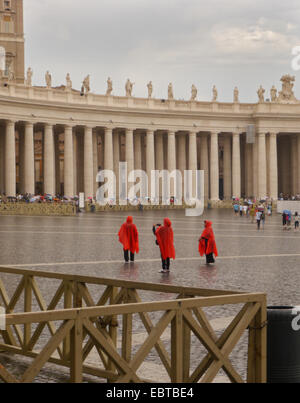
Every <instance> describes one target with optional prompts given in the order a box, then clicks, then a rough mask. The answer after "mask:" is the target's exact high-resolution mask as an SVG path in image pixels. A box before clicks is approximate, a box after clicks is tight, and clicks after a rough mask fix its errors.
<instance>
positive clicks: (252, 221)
mask: <svg viewBox="0 0 300 403" xmlns="http://www.w3.org/2000/svg"><path fill="white" fill-rule="evenodd" d="M250 217H251V223H252V224H253V223H254V218H255V206H254V204H252V206H251V208H250Z"/></svg>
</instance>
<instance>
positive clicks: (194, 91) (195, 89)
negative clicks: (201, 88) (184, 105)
mask: <svg viewBox="0 0 300 403" xmlns="http://www.w3.org/2000/svg"><path fill="white" fill-rule="evenodd" d="M197 94H198V90H197V88H196V86H195V85H194V84H193V85H192V91H191V101H196V98H197Z"/></svg>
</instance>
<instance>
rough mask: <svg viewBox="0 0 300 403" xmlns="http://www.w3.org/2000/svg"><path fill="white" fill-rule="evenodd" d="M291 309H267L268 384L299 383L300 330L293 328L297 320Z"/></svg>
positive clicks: (285, 307)
mask: <svg viewBox="0 0 300 403" xmlns="http://www.w3.org/2000/svg"><path fill="white" fill-rule="evenodd" d="M293 309H294V307H292V306H270V307H268V332H267V333H268V336H267V343H268V344H267V354H268V357H267V382H268V383H300V330H297V329H295V326H294V328H293V323H295V320H297V318H296V315H295V314H293ZM293 321H294V322H293Z"/></svg>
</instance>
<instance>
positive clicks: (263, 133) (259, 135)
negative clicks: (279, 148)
mask: <svg viewBox="0 0 300 403" xmlns="http://www.w3.org/2000/svg"><path fill="white" fill-rule="evenodd" d="M257 135H258V137H265V136H266V133H265V132H262V131H259V132H257Z"/></svg>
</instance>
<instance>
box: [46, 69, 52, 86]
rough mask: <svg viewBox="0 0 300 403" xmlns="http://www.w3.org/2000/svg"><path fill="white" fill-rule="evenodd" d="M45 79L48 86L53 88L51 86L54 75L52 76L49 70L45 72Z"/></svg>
mask: <svg viewBox="0 0 300 403" xmlns="http://www.w3.org/2000/svg"><path fill="white" fill-rule="evenodd" d="M45 81H46V86H47V88H51V87H52V76H51V74H50V73H49V71H46V74H45Z"/></svg>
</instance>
